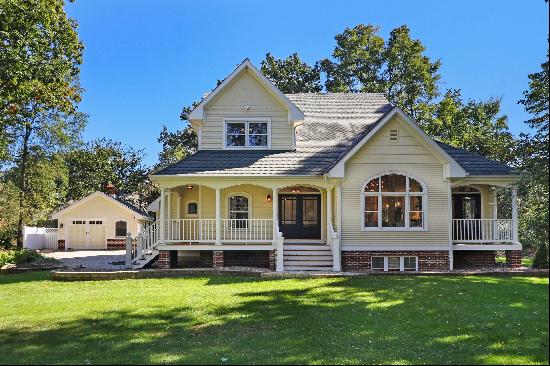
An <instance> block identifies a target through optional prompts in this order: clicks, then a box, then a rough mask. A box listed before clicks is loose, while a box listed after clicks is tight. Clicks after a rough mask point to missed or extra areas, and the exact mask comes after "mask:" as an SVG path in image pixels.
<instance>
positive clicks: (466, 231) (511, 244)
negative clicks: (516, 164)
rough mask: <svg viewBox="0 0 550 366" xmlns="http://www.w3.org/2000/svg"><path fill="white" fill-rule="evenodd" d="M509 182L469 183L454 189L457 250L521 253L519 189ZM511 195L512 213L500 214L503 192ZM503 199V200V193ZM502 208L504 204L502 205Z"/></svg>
mask: <svg viewBox="0 0 550 366" xmlns="http://www.w3.org/2000/svg"><path fill="white" fill-rule="evenodd" d="M507 183H508V182H500V181H494V180H486V179H485V180H482V179H476V180H473V179H471V180H465V181H461V182H456V183H455V184H453V186H452V188H451V211H452V216H451V217H452V219H451V236H452V244H453V250H499V251H501V250H521V244H520V243H519V238H518V205H517V189H516V187H515V186H510V185H509V184H507ZM508 191H509V192H510V193H509V194H510V208H509V210H506V211H508V212H499V209H498V207H499V193H501V192H502V193H505V194H508ZM500 197H503V195H502V194H500ZM500 204H501V206H503V205H502V202H500Z"/></svg>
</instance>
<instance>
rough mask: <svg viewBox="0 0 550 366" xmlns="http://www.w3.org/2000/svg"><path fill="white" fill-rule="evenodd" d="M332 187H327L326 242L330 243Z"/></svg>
mask: <svg viewBox="0 0 550 366" xmlns="http://www.w3.org/2000/svg"><path fill="white" fill-rule="evenodd" d="M331 227H332V187H328V188H327V244H331V243H332V232H331V230H330V228H331Z"/></svg>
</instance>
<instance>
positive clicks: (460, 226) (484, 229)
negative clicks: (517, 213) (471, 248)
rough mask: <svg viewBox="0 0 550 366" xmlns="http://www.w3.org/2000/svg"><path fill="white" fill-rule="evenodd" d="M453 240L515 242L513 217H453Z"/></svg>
mask: <svg viewBox="0 0 550 366" xmlns="http://www.w3.org/2000/svg"><path fill="white" fill-rule="evenodd" d="M452 229H453V242H454V243H472V244H476V243H477V244H490V243H513V241H514V238H513V236H514V234H513V233H514V231H513V222H512V220H511V219H453V221H452Z"/></svg>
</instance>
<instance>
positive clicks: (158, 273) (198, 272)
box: [52, 269, 548, 281]
mask: <svg viewBox="0 0 550 366" xmlns="http://www.w3.org/2000/svg"><path fill="white" fill-rule="evenodd" d="M210 275H223V276H243V277H255V278H265V279H280V278H336V277H367V276H507V277H511V276H521V277H527V276H530V277H548V271H531V270H528V271H478V272H476V271H469V272H468V271H456V272H340V273H330V272H326V273H311V272H252V271H242V270H230V269H169V270H140V271H136V270H127V271H102V272H91V271H89V272H87V271H82V272H76V271H56V270H54V271H52V279H53V280H56V281H108V280H125V279H147V278H171V277H172V278H173V277H197V276H210Z"/></svg>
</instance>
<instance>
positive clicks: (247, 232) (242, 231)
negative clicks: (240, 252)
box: [221, 219, 273, 243]
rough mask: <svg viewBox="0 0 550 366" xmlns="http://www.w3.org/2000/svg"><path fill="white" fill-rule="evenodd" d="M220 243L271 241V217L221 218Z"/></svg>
mask: <svg viewBox="0 0 550 366" xmlns="http://www.w3.org/2000/svg"><path fill="white" fill-rule="evenodd" d="M221 234H222V238H221V240H222V243H271V242H273V220H272V219H222V232H221Z"/></svg>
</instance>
